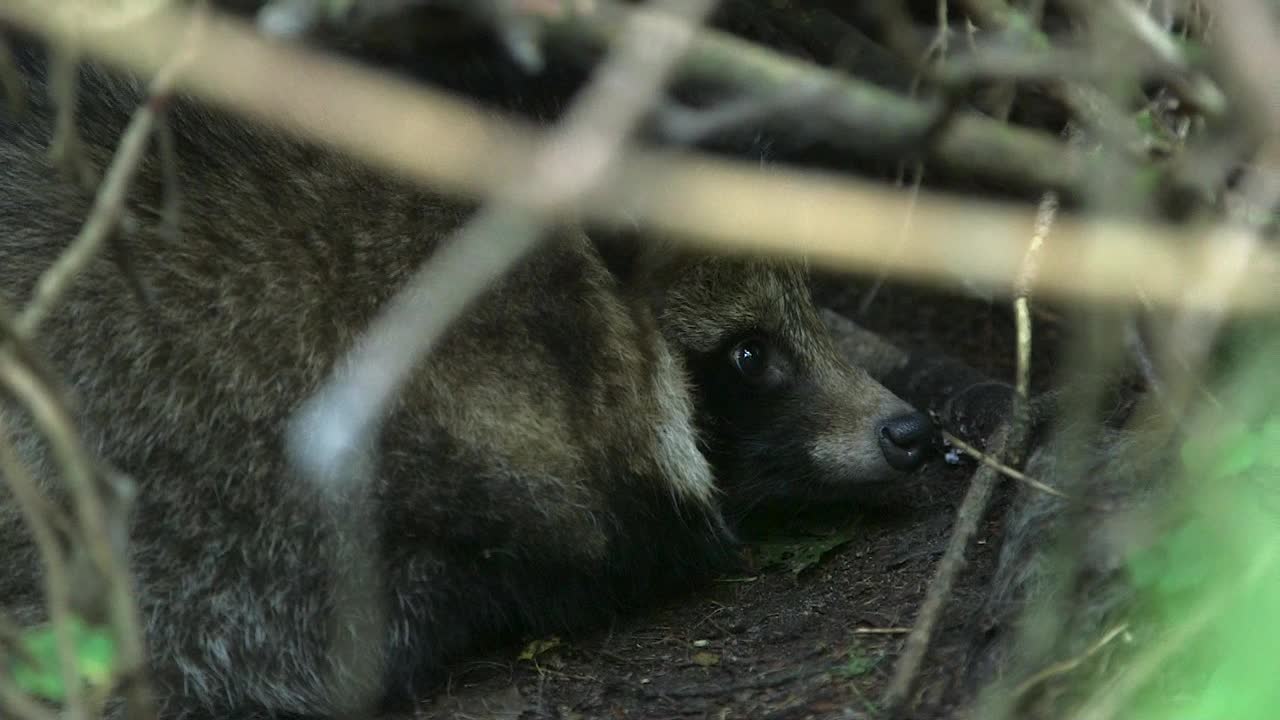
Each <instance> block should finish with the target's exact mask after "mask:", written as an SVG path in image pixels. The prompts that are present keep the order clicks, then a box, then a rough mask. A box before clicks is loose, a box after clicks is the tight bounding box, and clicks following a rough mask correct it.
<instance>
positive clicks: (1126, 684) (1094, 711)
mask: <svg viewBox="0 0 1280 720" xmlns="http://www.w3.org/2000/svg"><path fill="white" fill-rule="evenodd" d="M1277 561H1280V543H1277V542H1274V541H1273V542H1270V543H1267V544H1266V545H1264V546H1263V547H1261V548H1258V550H1257V552H1256V554H1255V555H1254V557H1253V560H1252V562H1251V563H1250V565H1249V567H1248V568H1247V569H1246V571H1245V572H1244V573H1243V574H1242V575H1241V576H1240V577H1239V578H1238V579H1237V581H1236V582H1230V583H1227V584H1225V585H1219V586H1216V587H1214V588H1211V589H1210V591H1209V592H1206V593H1204V594H1203V595H1202V596H1201V599H1200V600H1199V601H1198V602H1197V603H1196V604H1195V606H1194V607H1191V608H1188V609H1187V610H1186V611H1185V612H1183V613H1182V614H1181V615H1180V616H1179V621H1178V623H1177V624H1176V625H1174V626H1173V627H1172V628H1170V629H1169V630H1168V631H1167V632H1165V633H1163V634H1162V635H1160V637H1159V638H1157V639H1156V640H1155V641H1154V642H1152V643H1151V644H1150V645H1148V646H1147V647H1145V648H1144V649H1143V651H1142V652H1141V653H1139V654H1138V655H1137V656H1136V657H1135V658H1134V659H1133V660H1132V661H1130V662H1129V663H1127V665H1126V666H1125V668H1124V669H1123V671H1122V672H1120V674H1119V675H1117V676H1116V677H1115V679H1114V680H1112V681H1111V682H1110V683H1108V685H1107V686H1106V687H1105V688H1103V689H1102V690H1101V691H1099V692H1098V693H1097V694H1096V695H1094V696H1093V698H1092V699H1091V700H1090V701H1089V702H1088V703H1087V704H1086V705H1085V706H1084V707H1082V708H1080V711H1079V712H1077V713H1076V714H1075V716H1074V717H1075V718H1078V720H1111V719H1112V718H1115V717H1117V716H1119V714H1120V712H1121V710H1123V709H1124V707H1125V704H1126V703H1128V702H1129V700H1130V699H1131V698H1132V697H1133V696H1134V694H1136V693H1137V692H1138V691H1139V690H1141V688H1142V687H1143V686H1144V685H1146V684H1147V682H1149V681H1150V680H1151V678H1152V677H1154V676H1155V674H1156V673H1157V672H1159V670H1160V669H1161V668H1162V667H1163V666H1164V664H1165V662H1166V661H1168V659H1169V658H1170V657H1173V655H1174V654H1175V653H1177V652H1178V651H1179V650H1182V649H1183V648H1185V647H1187V644H1188V643H1190V642H1191V641H1192V640H1194V639H1195V638H1196V637H1198V636H1199V635H1200V633H1201V632H1203V631H1204V629H1205V628H1206V627H1208V626H1209V624H1210V623H1212V622H1213V621H1214V620H1216V619H1217V618H1219V617H1221V616H1222V613H1223V612H1225V611H1226V609H1227V608H1228V607H1229V606H1230V604H1231V600H1232V599H1233V598H1235V597H1237V594H1238V593H1241V592H1246V591H1248V590H1250V589H1253V588H1254V587H1256V585H1257V583H1258V582H1260V581H1261V580H1262V579H1263V578H1265V577H1267V576H1268V574H1269V573H1271V572H1273V571H1274V567H1275V565H1276V563H1277Z"/></svg>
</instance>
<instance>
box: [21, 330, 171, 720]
mask: <svg viewBox="0 0 1280 720" xmlns="http://www.w3.org/2000/svg"><path fill="white" fill-rule="evenodd" d="M11 352H12V351H11V350H7V349H6V350H4V351H0V384H3V385H4V387H6V388H7V389H8V390H9V391H10V392H11V393H13V395H14V397H15V398H17V400H18V401H19V402H21V403H22V404H23V405H24V406H25V407H26V408H27V410H28V411H29V412H30V413H31V417H32V419H33V420H34V421H35V424H36V427H37V428H38V429H39V430H40V432H41V433H42V434H43V435H44V436H45V438H46V439H47V440H48V442H49V445H50V448H51V450H52V454H53V458H54V460H55V461H56V463H57V465H58V467H59V469H60V470H61V471H62V476H63V479H64V480H65V481H66V483H67V485H68V487H69V489H70V491H71V496H72V500H73V503H74V506H75V511H76V520H77V522H78V523H79V525H80V527H81V528H82V531H83V535H82V536H81V541H82V542H83V543H84V545H85V551H86V552H87V553H88V554H89V557H90V558H91V559H92V561H93V563H94V565H95V566H96V568H97V570H98V572H100V573H101V575H102V577H103V578H105V579H106V581H107V583H108V590H107V598H106V606H107V615H108V618H109V620H110V622H111V625H112V627H113V628H114V629H115V634H116V638H117V641H118V642H119V643H120V667H121V675H122V676H123V677H125V678H127V686H128V688H129V691H130V702H129V706H130V712H131V717H149V716H153V715H154V713H153V712H152V711H151V702H152V701H151V694H150V684H149V683H148V682H147V681H146V679H145V676H144V670H145V653H144V648H143V644H142V629H141V628H142V624H141V621H140V618H139V614H138V607H137V603H136V602H135V600H134V598H133V594H132V589H131V583H130V581H129V573H128V569H127V567H126V560H125V558H123V557H117V556H116V553H115V552H113V550H114V549H115V543H112V542H111V539H110V538H111V533H110V531H109V529H108V523H107V517H106V513H105V511H104V508H103V506H102V500H101V496H100V491H99V487H98V483H99V478H98V477H97V475H96V473H97V468H96V467H95V464H94V462H93V460H92V459H91V457H90V455H89V453H88V451H87V450H86V449H85V448H84V446H83V445H82V443H81V441H80V439H79V435H78V434H77V432H76V429H75V424H74V423H73V422H72V419H71V417H70V415H69V414H68V413H67V410H66V408H65V407H63V405H62V403H61V402H60V401H59V400H58V398H57V397H55V396H54V394H53V393H52V392H51V391H50V389H49V388H48V387H46V386H45V385H44V384H43V383H42V382H41V381H40V379H39V378H38V377H37V376H36V375H35V373H33V372H32V371H31V369H30V368H28V367H26V366H25V365H22V364H20V363H17V362H14V361H13V359H12V354H11Z"/></svg>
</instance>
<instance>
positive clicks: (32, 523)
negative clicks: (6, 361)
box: [0, 416, 89, 720]
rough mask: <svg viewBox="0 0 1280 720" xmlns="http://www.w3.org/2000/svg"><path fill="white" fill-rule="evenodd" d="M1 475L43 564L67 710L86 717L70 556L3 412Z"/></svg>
mask: <svg viewBox="0 0 1280 720" xmlns="http://www.w3.org/2000/svg"><path fill="white" fill-rule="evenodd" d="M0 475H3V476H4V478H5V479H6V480H7V481H8V484H9V490H10V492H11V493H12V494H13V498H14V500H16V501H17V503H18V509H19V510H21V511H22V516H23V518H24V519H25V520H26V523H27V527H28V528H29V529H30V531H31V539H32V540H33V541H34V542H35V545H36V549H37V551H39V553H40V560H41V563H42V565H43V572H42V575H43V576H44V593H45V604H46V606H47V607H48V609H49V621H50V623H51V624H52V626H53V637H54V643H55V645H56V648H57V651H58V663H59V670H60V671H61V674H62V684H63V689H64V692H65V693H66V705H65V711H66V713H67V717H68V718H72V719H76V718H79V719H82V720H87V719H88V717H89V715H88V710H87V708H86V706H85V701H84V696H83V694H82V692H81V685H80V678H79V675H78V674H77V669H78V668H79V660H78V658H77V656H76V651H75V645H74V643H73V641H72V638H71V623H70V619H71V582H70V578H69V576H68V570H67V559H66V556H65V555H64V553H63V549H62V546H61V544H60V543H59V542H58V537H57V534H56V533H55V532H54V530H53V526H52V524H51V523H50V522H49V520H48V518H46V517H45V515H44V513H43V512H42V510H43V505H44V503H43V501H42V497H41V495H40V490H39V488H38V487H37V486H36V483H35V480H34V479H33V478H32V477H31V473H30V471H28V469H27V467H26V465H25V464H24V463H23V462H22V460H21V458H19V456H18V452H17V450H16V449H15V448H14V447H13V444H12V443H10V442H9V435H8V428H7V427H5V425H4V423H3V417H2V416H0Z"/></svg>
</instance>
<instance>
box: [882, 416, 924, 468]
mask: <svg viewBox="0 0 1280 720" xmlns="http://www.w3.org/2000/svg"><path fill="white" fill-rule="evenodd" d="M932 435H933V423H932V422H930V421H929V416H928V415H925V414H924V413H920V412H913V413H907V414H905V415H899V416H897V417H894V418H890V419H889V420H888V421H886V422H885V424H884V425H881V426H880V452H882V453H884V459H885V460H886V461H888V463H889V466H890V467H892V468H893V469H894V470H902V471H904V472H906V471H910V470H915V469H916V468H918V467H920V465H921V464H922V463H923V462H924V459H925V455H926V454H927V453H926V451H927V450H928V448H929V438H930V436H932Z"/></svg>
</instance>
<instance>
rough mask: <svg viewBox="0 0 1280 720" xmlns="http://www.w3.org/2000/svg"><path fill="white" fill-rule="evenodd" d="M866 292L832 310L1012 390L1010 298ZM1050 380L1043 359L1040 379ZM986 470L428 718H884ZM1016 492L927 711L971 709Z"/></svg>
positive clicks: (942, 638)
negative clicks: (865, 306)
mask: <svg viewBox="0 0 1280 720" xmlns="http://www.w3.org/2000/svg"><path fill="white" fill-rule="evenodd" d="M828 285H830V284H828ZM866 286H867V283H865V282H856V281H854V280H851V279H845V280H841V281H840V282H837V283H835V284H834V285H831V287H834V288H835V292H829V291H828V292H823V293H822V294H820V299H821V300H823V302H824V304H827V305H828V306H830V307H833V308H835V309H837V310H839V311H841V312H844V313H845V314H846V315H849V316H850V317H855V318H856V319H858V320H859V321H860V322H862V323H863V324H864V325H865V326H866V327H868V328H870V329H872V330H874V331H877V332H880V333H881V334H883V335H885V336H886V337H888V338H889V339H891V340H893V341H894V342H896V343H898V344H899V345H901V346H904V347H914V348H921V347H927V348H933V349H943V350H945V351H946V352H947V353H948V354H951V355H953V356H955V357H959V358H961V359H963V360H965V361H967V362H968V363H969V364H970V365H972V366H974V367H976V368H978V369H980V370H983V371H985V372H987V373H988V374H990V375H991V376H992V377H995V378H1000V379H1009V377H1010V373H1011V368H1012V365H1013V331H1012V321H1011V314H1010V312H1009V311H1008V310H1007V309H1006V308H1005V307H1004V306H1003V305H1001V304H998V303H997V304H989V303H986V302H982V301H969V300H964V301H958V300H957V298H956V297H954V296H948V295H943V294H941V293H937V292H930V291H923V290H920V289H912V288H902V287H894V288H884V289H882V291H881V292H879V293H878V294H877V295H876V297H875V300H874V301H873V303H872V304H871V306H870V308H871V309H870V312H869V313H868V314H867V315H865V316H861V317H859V316H857V305H858V301H859V300H860V298H861V292H862V290H863V289H864V288H865V287H866ZM1038 340H1039V341H1040V345H1039V347H1040V348H1042V356H1051V355H1052V349H1053V347H1054V346H1055V344H1056V340H1057V338H1056V337H1055V335H1054V330H1053V328H1052V327H1051V326H1050V327H1048V328H1047V329H1042V330H1040V331H1039V335H1038ZM1047 378H1048V375H1047V371H1046V370H1045V368H1044V364H1043V363H1042V364H1041V367H1040V368H1038V372H1037V383H1036V384H1038V385H1041V386H1043V384H1044V383H1045V382H1046V380H1047ZM972 470H973V466H972V465H970V464H967V463H966V464H964V465H960V466H948V465H947V464H945V463H944V462H942V461H941V460H938V461H935V462H933V463H931V465H930V466H929V467H928V469H927V470H926V471H925V472H923V473H922V475H921V477H920V478H919V479H918V481H917V482H915V483H913V484H911V485H909V486H903V487H900V488H895V489H893V490H892V491H890V492H889V493H881V494H880V495H879V496H876V497H868V498H867V501H866V504H865V505H864V506H862V507H858V508H850V511H849V515H848V516H847V517H845V518H842V519H840V521H839V522H837V523H834V524H833V523H832V522H831V520H830V519H829V518H828V520H827V522H826V523H825V524H824V525H822V526H814V527H808V528H805V531H804V534H797V533H796V531H795V530H794V529H792V530H790V531H788V532H789V535H785V536H782V537H770V538H768V539H767V540H766V541H761V542H757V543H754V544H753V545H752V546H751V548H750V550H749V552H750V557H751V559H752V563H753V566H754V571H753V572H752V574H750V575H749V576H747V577H735V578H722V579H721V580H719V581H717V582H715V583H713V585H712V586H711V587H709V588H705V589H702V590H699V591H696V592H692V593H690V594H689V595H688V596H686V597H684V598H682V599H680V600H678V601H676V602H673V603H670V604H668V605H667V606H665V607H658V608H653V609H652V610H651V611H650V612H647V613H643V614H639V615H635V616H631V617H627V618H624V619H620V620H619V621H617V622H615V624H614V625H613V626H612V627H608V628H602V629H599V630H597V631H595V632H591V633H587V634H584V635H582V636H580V637H574V638H558V639H547V638H529V639H527V641H526V643H525V644H516V645H512V646H510V647H507V648H503V649H502V650H500V651H498V652H495V653H492V654H490V655H489V656H488V657H484V658H480V659H475V660H472V661H469V662H465V663H462V664H460V665H458V666H457V667H455V668H454V669H453V672H452V676H451V678H450V681H449V684H448V686H447V687H446V688H445V690H444V691H443V692H441V693H439V694H438V696H437V697H436V698H434V699H433V700H430V701H424V702H423V703H422V704H421V705H420V707H419V708H418V709H417V712H416V714H415V717H418V718H460V719H462V718H501V719H512V720H513V719H515V718H521V719H522V720H532V719H534V718H557V719H561V720H572V719H578V718H584V719H585V718H654V719H657V718H715V719H717V720H719V719H722V718H753V719H760V720H766V719H778V720H781V719H784V718H785V719H795V720H800V719H801V718H863V717H876V716H877V712H876V702H877V699H878V698H879V696H880V694H881V692H882V691H883V689H884V687H885V685H886V683H887V682H888V679H889V677H890V673H891V672H892V668H893V664H894V661H895V659H896V657H897V655H898V654H899V652H900V650H901V645H902V643H903V640H904V638H905V637H906V634H905V629H906V628H909V627H910V626H911V624H912V623H913V621H914V619H915V616H916V612H917V609H918V608H919V605H920V603H921V601H922V599H923V597H924V594H925V591H926V588H927V585H928V583H929V580H930V578H931V576H932V573H933V570H934V567H935V564H936V562H937V560H938V559H939V558H940V556H941V555H942V552H943V550H944V548H945V547H946V544H947V541H948V537H949V533H950V530H951V526H952V522H953V519H954V513H955V509H956V507H957V505H958V503H959V502H960V499H961V497H962V495H963V493H964V490H965V487H966V484H967V480H968V477H969V475H970V473H971V472H972ZM1005 490H1006V493H1005V494H1002V495H1001V496H999V498H998V500H997V502H996V503H995V506H994V507H993V509H992V511H991V512H990V513H989V516H988V518H987V519H986V521H985V522H984V525H983V528H982V531H981V533H980V535H979V537H978V539H977V542H976V546H974V547H972V548H971V551H970V554H969V564H968V566H967V568H966V570H965V571H964V573H963V575H962V576H961V578H960V579H959V582H958V584H957V586H956V588H955V592H954V595H953V597H952V598H951V602H950V605H949V606H948V609H947V612H946V614H945V616H944V619H943V622H942V623H941V626H940V634H939V637H938V638H937V640H936V642H935V645H934V647H933V649H932V650H931V652H930V655H929V658H928V661H927V663H926V666H925V669H924V675H923V677H922V681H921V683H920V685H919V687H920V691H919V704H918V706H917V715H916V716H917V717H921V718H947V717H951V716H953V715H954V713H955V710H956V700H957V697H959V695H960V694H961V691H962V690H963V689H962V688H959V687H956V686H955V684H954V683H953V679H954V678H955V677H956V675H957V670H958V669H959V668H960V667H961V666H962V664H963V662H964V655H965V652H966V650H967V647H968V641H969V638H970V637H971V634H972V633H973V632H974V630H975V628H974V623H973V621H974V620H975V619H976V618H977V612H976V611H977V609H978V608H979V607H980V605H981V602H982V599H983V593H984V590H985V588H986V583H987V581H988V579H989V576H990V573H991V571H992V567H993V564H994V561H995V555H996V553H997V551H998V539H999V530H1000V522H1001V515H1002V510H1003V507H1004V504H1005V496H1006V495H1007V488H1006V489H1005ZM833 529H834V532H832V530H833ZM540 640H541V641H543V642H541V643H537V642H534V643H533V644H529V641H540ZM522 653H524V654H525V657H524V658H521V657H520V656H521V654H522Z"/></svg>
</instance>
